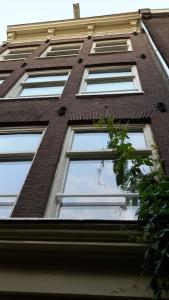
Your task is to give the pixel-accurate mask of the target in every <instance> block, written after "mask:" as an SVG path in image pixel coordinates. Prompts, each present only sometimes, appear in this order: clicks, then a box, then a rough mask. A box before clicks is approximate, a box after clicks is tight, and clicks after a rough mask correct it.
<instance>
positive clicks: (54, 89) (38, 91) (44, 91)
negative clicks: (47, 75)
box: [19, 86, 63, 97]
mask: <svg viewBox="0 0 169 300" xmlns="http://www.w3.org/2000/svg"><path fill="white" fill-rule="evenodd" d="M62 91H63V86H48V87H45V86H44V87H34V88H23V90H22V92H21V93H20V95H19V96H20V97H22V96H45V95H46V96H48V95H60V94H61V93H62Z"/></svg>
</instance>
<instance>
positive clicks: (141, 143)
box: [127, 132, 147, 148]
mask: <svg viewBox="0 0 169 300" xmlns="http://www.w3.org/2000/svg"><path fill="white" fill-rule="evenodd" d="M128 137H129V140H127V141H129V142H130V143H131V144H132V145H133V147H134V148H146V147H147V145H146V141H145V136H144V133H143V132H128Z"/></svg>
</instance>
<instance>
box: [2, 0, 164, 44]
mask: <svg viewBox="0 0 169 300" xmlns="http://www.w3.org/2000/svg"><path fill="white" fill-rule="evenodd" d="M77 2H78V3H80V15H81V17H90V16H99V15H108V14H116V13H122V12H129V11H137V10H138V9H139V8H151V9H153V8H169V0H140V1H138V0H47V1H45V0H5V1H4V0H0V43H1V42H2V41H5V40H6V29H7V25H13V24H23V23H33V22H43V21H56V20H64V19H72V18H73V8H72V6H73V3H77Z"/></svg>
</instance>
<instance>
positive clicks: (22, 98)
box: [0, 95, 61, 101]
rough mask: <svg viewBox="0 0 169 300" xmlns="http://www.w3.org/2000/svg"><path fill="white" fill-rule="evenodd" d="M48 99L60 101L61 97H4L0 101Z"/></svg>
mask: <svg viewBox="0 0 169 300" xmlns="http://www.w3.org/2000/svg"><path fill="white" fill-rule="evenodd" d="M50 98H54V99H55V98H57V99H60V98H61V95H59V96H58V95H52V96H30V97H6V98H5V97H4V98H0V101H3V100H5V101H6V100H7V101H9V100H32V99H33V100H39V99H40V100H48V99H50Z"/></svg>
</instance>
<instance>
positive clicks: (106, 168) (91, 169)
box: [64, 160, 120, 194]
mask: <svg viewBox="0 0 169 300" xmlns="http://www.w3.org/2000/svg"><path fill="white" fill-rule="evenodd" d="M115 192H120V188H119V187H117V184H116V176H115V174H114V172H113V163H112V161H111V160H75V161H73V160H72V161H70V162H69V167H68V173H67V179H66V183H65V188H64V193H68V194H73V193H75V194H83V193H115Z"/></svg>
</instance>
